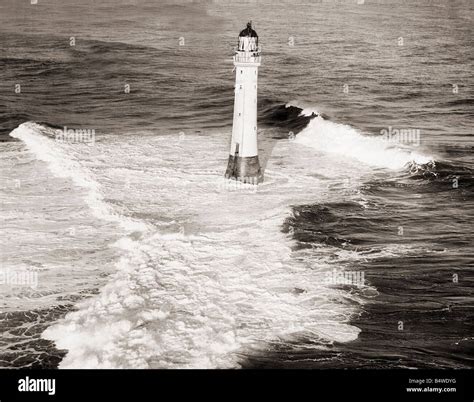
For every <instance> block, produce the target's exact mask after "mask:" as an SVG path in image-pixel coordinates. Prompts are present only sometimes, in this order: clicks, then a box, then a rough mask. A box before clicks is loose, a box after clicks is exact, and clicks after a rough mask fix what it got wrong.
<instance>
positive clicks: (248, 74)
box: [225, 22, 263, 184]
mask: <svg viewBox="0 0 474 402" xmlns="http://www.w3.org/2000/svg"><path fill="white" fill-rule="evenodd" d="M260 61H261V57H260V48H259V47H258V35H257V33H256V32H255V31H254V30H253V29H252V23H251V22H249V23H248V24H247V28H246V29H244V30H243V31H242V32H240V35H239V45H238V48H237V51H236V52H235V55H234V66H235V101H234V123H233V126H232V142H231V145H230V155H229V163H228V165H227V170H226V173H225V177H226V178H232V179H236V180H239V181H241V182H244V183H251V184H258V183H260V182H261V181H263V175H262V171H261V169H260V162H259V160H258V146H257V79H258V67H259V66H260Z"/></svg>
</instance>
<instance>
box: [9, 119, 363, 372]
mask: <svg viewBox="0 0 474 402" xmlns="http://www.w3.org/2000/svg"><path fill="white" fill-rule="evenodd" d="M44 130H45V129H44V128H42V127H41V126H37V125H34V124H31V123H28V124H26V125H22V126H20V127H19V129H17V130H15V132H14V133H12V134H13V136H15V137H16V138H20V139H22V140H23V141H25V142H26V144H27V145H28V147H29V149H30V150H32V151H33V152H34V153H35V155H37V157H38V158H39V159H41V160H45V161H46V162H48V165H49V167H50V168H51V170H52V171H53V172H54V173H55V174H57V175H59V176H62V177H70V178H71V179H73V180H74V182H75V183H76V184H78V185H80V186H82V187H84V188H86V189H87V191H88V196H87V198H88V199H87V202H88V204H89V205H90V207H91V208H92V209H93V210H94V211H95V213H97V214H98V216H100V217H102V218H104V219H118V220H119V222H122V220H123V219H125V217H123V216H121V215H120V214H116V212H115V211H114V207H113V204H111V202H114V199H115V198H116V197H119V201H120V202H121V203H125V204H126V205H127V207H128V208H130V209H133V210H134V211H135V212H136V213H138V214H139V215H140V216H143V217H144V218H143V225H146V226H147V227H148V231H147V232H146V233H145V234H144V235H142V236H141V237H140V238H135V239H132V238H130V237H124V238H122V239H121V240H120V241H119V242H118V243H117V246H119V247H120V248H121V249H123V250H125V253H124V254H123V256H122V257H121V258H120V260H119V261H118V262H117V271H116V273H115V274H113V275H112V276H111V277H110V278H109V280H108V283H107V285H105V287H103V288H102V289H101V291H100V293H99V294H98V295H96V296H94V297H91V298H89V299H87V300H84V301H82V302H81V303H79V304H78V306H77V308H78V310H77V311H75V312H72V313H69V314H68V315H67V316H66V317H65V318H64V319H62V320H60V321H59V322H58V323H57V324H55V325H53V326H51V327H49V328H48V329H47V330H46V331H45V332H44V334H43V336H44V337H45V338H47V339H52V340H54V341H55V343H56V345H57V346H58V348H61V349H63V348H64V349H67V350H68V354H67V355H66V357H65V359H64V360H63V361H62V362H61V365H60V367H62V368H73V367H76V368H106V367H107V368H130V367H133V368H146V367H154V368H157V367H167V368H178V367H180V368H182V367H186V368H206V367H207V368H211V367H238V365H239V362H241V360H242V358H243V356H245V355H252V354H253V353H261V352H262V351H264V350H267V349H268V348H269V347H271V345H272V344H275V343H285V344H289V343H291V342H293V341H295V342H297V341H298V340H300V339H301V338H303V339H308V340H311V341H312V342H316V343H318V344H319V345H321V347H322V346H323V345H326V344H330V343H332V342H334V341H338V342H347V341H351V340H354V339H356V338H357V335H358V333H359V329H358V328H356V327H355V326H352V325H350V318H351V316H352V315H353V314H354V313H356V312H357V306H358V305H359V304H360V301H359V300H357V296H356V295H353V294H349V293H347V292H346V291H344V290H341V289H336V288H333V287H331V286H328V285H327V284H326V283H325V278H326V272H327V271H329V270H331V269H333V268H334V266H333V265H331V264H332V263H329V262H325V261H319V260H314V259H313V260H311V259H310V258H306V259H304V260H301V259H300V258H298V256H297V254H295V253H294V252H293V251H292V246H293V244H292V242H293V240H292V239H291V236H288V235H286V234H284V233H282V232H281V225H282V223H283V222H284V220H285V218H286V217H287V215H288V213H289V212H290V209H289V205H292V204H294V203H299V202H310V201H311V200H313V201H314V200H315V199H316V198H317V197H322V196H324V194H326V196H328V195H327V194H328V193H327V185H326V184H324V183H322V181H321V179H318V178H317V177H314V176H312V175H311V174H310V175H306V174H304V173H303V172H308V171H309V172H311V168H310V166H311V164H310V163H309V161H310V160H311V158H314V153H313V152H312V151H311V152H309V151H310V150H309V149H308V152H306V151H305V150H306V149H307V148H305V147H301V152H300V153H299V157H298V158H297V159H296V160H295V159H294V158H292V157H291V155H292V154H293V153H292V149H294V145H293V144H292V143H289V142H283V143H281V144H280V146H278V147H275V148H274V149H273V155H274V157H275V159H279V160H280V161H282V162H283V164H282V165H281V166H280V165H272V163H270V164H269V165H268V169H267V170H268V180H267V181H266V183H265V185H264V186H260V187H259V191H257V192H255V193H249V192H245V191H241V192H239V191H237V192H236V191H233V190H232V191H231V190H228V189H227V188H225V187H223V186H222V185H221V180H222V174H223V171H222V166H221V164H222V163H223V161H224V162H225V156H226V154H227V144H226V141H224V140H223V136H222V135H219V136H217V135H216V136H214V137H213V136H209V137H207V138H206V141H205V143H203V141H202V137H200V136H196V137H194V136H192V135H188V136H187V137H186V141H183V142H182V143H177V142H173V141H169V139H168V138H166V137H159V136H158V137H153V136H147V137H140V139H139V140H138V137H137V136H131V137H126V136H121V137H117V139H113V138H108V140H107V143H106V145H103V144H101V143H100V142H97V143H96V145H95V147H99V149H96V150H95V151H94V152H96V154H94V158H91V157H90V156H89V157H88V158H86V159H88V160H91V159H94V160H96V159H98V157H97V155H100V161H99V162H97V163H100V164H101V166H99V167H98V168H96V169H94V171H92V170H91V169H90V168H89V166H87V165H86V166H85V165H84V158H85V156H84V155H82V158H80V157H79V154H78V153H77V150H75V148H72V147H71V146H70V144H56V143H54V142H53V141H52V140H51V139H50V138H48V137H47V136H45V135H44ZM144 138H146V139H144ZM75 146H76V145H75ZM101 147H102V148H101ZM88 149H89V147H88ZM196 154H199V155H200V158H198V159H196V157H195V155H196ZM216 154H222V155H223V161H220V160H216V157H215V155H216ZM325 169H330V172H331V173H332V174H334V173H335V171H334V169H338V167H336V168H334V166H333V164H332V163H327V164H326V168H324V167H323V166H322V165H320V166H319V167H318V172H319V173H320V174H321V175H322V177H324V176H325V175H326V176H328V177H329V176H330V174H329V172H325V171H324V170H325ZM126 171H127V172H128V173H126ZM277 172H278V173H277ZM124 177H129V178H130V183H129V189H128V190H127V191H126V192H124V191H123V188H121V187H120V184H122V183H121V181H120V180H122V181H123V178H124ZM285 177H287V178H291V180H289V179H281V178H285ZM104 182H107V186H104V185H103V183H104ZM99 183H100V184H99ZM157 218H159V219H160V222H162V220H163V219H166V221H167V222H169V225H168V227H167V226H166V225H162V224H158V225H157V226H155V228H153V225H152V224H151V223H150V222H153V221H154V220H156V219H157ZM126 219H127V222H128V220H129V219H130V220H131V222H132V223H136V221H137V220H138V219H137V218H133V219H131V218H126ZM138 223H141V222H140V221H138ZM139 226H140V225H139ZM158 227H159V229H158ZM173 228H175V229H173ZM97 264H100V261H98V262H97ZM351 300H352V301H353V302H351Z"/></svg>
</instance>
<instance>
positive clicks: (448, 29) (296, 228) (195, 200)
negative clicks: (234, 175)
mask: <svg viewBox="0 0 474 402" xmlns="http://www.w3.org/2000/svg"><path fill="white" fill-rule="evenodd" d="M358 3H364V4H358ZM473 18H474V4H473V3H472V1H470V0H465V1H464V0H462V1H461V0H459V1H447V0H446V1H442V0H439V1H428V0H419V1H410V2H408V1H401V0H393V1H392V0H390V1H389V0H386V1H385V0H384V1H382V0H380V1H370V0H366V1H365V2H361V1H359V2H358V1H349V0H348V1H337V2H336V1H313V2H310V1H304V2H287V1H285V2H270V1H258V0H257V1H252V2H248V1H244V2H230V1H220V0H219V1H218V0H216V1H195V2H184V1H176V2H171V1H169V2H165V1H163V2H162V1H160V2H156V1H140V0H135V1H132V0H130V1H110V0H104V1H101V2H96V1H92V0H89V1H87V0H76V1H72V0H66V1H57V0H38V4H36V5H31V4H30V3H29V2H27V1H18V0H0V67H1V70H0V71H1V81H0V139H1V141H2V142H0V167H1V169H0V176H1V186H0V200H1V224H0V230H1V237H2V242H1V255H2V259H1V261H2V267H1V268H2V270H4V271H5V270H9V271H10V272H14V271H15V272H16V271H22V272H25V271H27V272H30V273H34V274H35V275H37V279H38V283H37V286H18V285H12V284H0V295H1V305H0V328H1V330H2V332H3V335H2V337H1V340H0V366H2V367H57V366H59V367H62V368H70V367H80V368H149V367H150V368H195V367H197V368H229V367H269V368H270V367H271V368H275V367H278V368H283V367H285V368H286V367H291V368H300V367H303V368H406V367H410V368H466V367H473V366H474V364H473V356H472V350H474V340H473V337H474V335H473V334H474V328H473V327H474V325H473V319H474V313H473V306H474V298H473V288H474V280H473V268H474V240H473V237H474V227H473V224H472V222H473V220H474V197H473V196H474V165H473V164H474V158H473V148H474V141H473V134H474V133H473V126H474V109H473V105H474V90H473V83H474V77H473V71H474V69H473V61H474V51H473V44H472V38H473V37H474V24H473ZM249 19H252V20H253V22H254V28H255V29H256V30H257V32H258V33H259V36H260V43H261V45H262V47H263V54H262V57H263V63H262V66H261V67H260V70H259V74H260V76H259V101H258V116H259V120H258V124H259V146H260V159H261V162H262V165H263V167H264V169H265V181H264V183H263V184H262V185H260V186H258V189H255V188H253V187H252V186H248V187H242V186H235V185H233V184H231V183H229V182H227V181H225V180H224V178H223V174H224V171H225V167H226V163H227V157H228V147H229V144H230V135H231V124H232V110H233V95H234V92H233V84H234V82H233V81H234V74H233V71H232V69H233V65H232V54H233V48H234V46H235V45H236V36H237V34H238V32H239V31H240V30H241V29H242V28H243V27H244V25H245V23H246V22H247V21H248V20H249ZM71 43H73V44H74V46H71ZM18 85H19V86H18ZM128 89H129V90H128ZM64 126H67V127H68V128H73V129H93V130H95V141H94V143H93V144H86V143H82V142H78V143H77V142H59V141H56V136H57V135H58V133H60V132H61V130H62V129H63V127H64ZM400 129H406V130H410V131H409V133H410V134H409V135H408V136H407V137H404V138H401V137H398V139H397V138H396V137H393V136H392V137H390V138H387V135H386V133H387V132H389V133H391V134H393V133H394V131H393V130H400ZM383 130H386V131H383ZM384 133H385V135H384ZM343 272H346V273H350V274H351V275H353V276H352V277H353V278H354V277H357V278H359V279H360V278H363V281H362V283H360V282H357V283H355V282H354V281H352V282H349V283H346V282H341V281H338V280H333V281H331V280H328V278H333V279H334V278H335V276H334V275H335V274H334V273H338V274H340V273H343ZM333 274H334V275H333ZM331 275H333V276H331ZM357 275H358V276H357ZM362 275H363V276H362ZM469 351H471V352H469Z"/></svg>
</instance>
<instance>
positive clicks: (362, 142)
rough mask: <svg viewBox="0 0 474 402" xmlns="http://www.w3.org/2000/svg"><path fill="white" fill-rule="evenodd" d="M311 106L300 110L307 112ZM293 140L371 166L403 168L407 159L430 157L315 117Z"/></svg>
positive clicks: (417, 160) (429, 159)
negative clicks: (305, 109)
mask: <svg viewBox="0 0 474 402" xmlns="http://www.w3.org/2000/svg"><path fill="white" fill-rule="evenodd" d="M312 112H314V110H311V109H310V110H307V111H306V112H305V111H304V110H303V111H302V114H304V115H308V113H312ZM294 142H296V143H299V144H303V145H306V146H309V147H312V148H315V149H317V150H319V151H322V152H327V153H333V154H338V155H341V156H342V157H348V158H352V159H356V160H358V161H360V162H362V163H365V164H367V165H371V166H377V167H382V168H388V169H394V170H396V169H403V168H404V167H405V166H406V165H407V164H409V163H413V162H414V163H416V164H418V165H423V164H426V163H429V162H432V161H433V158H432V157H430V156H425V155H422V154H419V153H417V152H414V151H413V150H411V149H409V148H406V147H403V146H401V145H394V144H391V143H389V142H388V141H386V140H384V139H383V138H377V137H368V136H364V135H362V134H361V133H359V132H358V131H357V130H356V129H354V128H352V127H350V126H347V125H345V124H338V123H334V122H331V121H329V120H325V119H323V118H322V117H321V116H317V117H315V118H314V119H313V120H311V121H310V123H309V124H308V126H307V127H306V128H305V129H303V130H302V131H301V133H299V134H298V135H297V136H296V139H295V141H294Z"/></svg>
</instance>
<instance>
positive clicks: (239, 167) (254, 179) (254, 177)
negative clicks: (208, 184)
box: [225, 155, 263, 184]
mask: <svg viewBox="0 0 474 402" xmlns="http://www.w3.org/2000/svg"><path fill="white" fill-rule="evenodd" d="M225 177H226V178H227V179H234V180H238V181H241V182H242V183H249V184H258V183H261V182H263V174H262V170H261V169H260V162H259V161H258V155H256V156H248V157H244V158H242V157H240V156H233V155H229V163H228V164H227V170H226V171H225Z"/></svg>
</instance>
